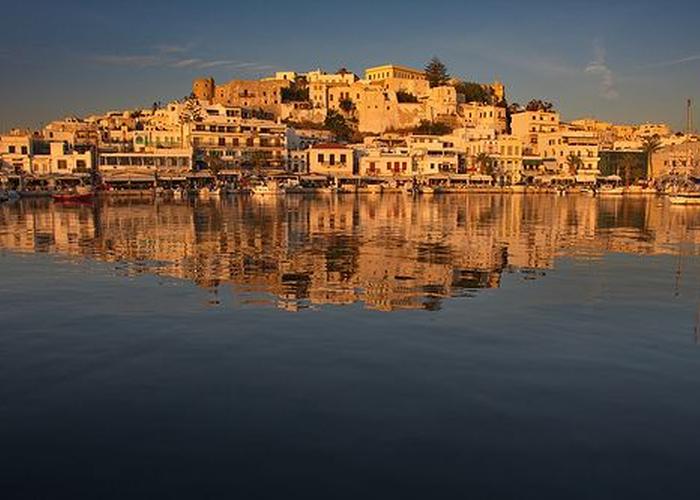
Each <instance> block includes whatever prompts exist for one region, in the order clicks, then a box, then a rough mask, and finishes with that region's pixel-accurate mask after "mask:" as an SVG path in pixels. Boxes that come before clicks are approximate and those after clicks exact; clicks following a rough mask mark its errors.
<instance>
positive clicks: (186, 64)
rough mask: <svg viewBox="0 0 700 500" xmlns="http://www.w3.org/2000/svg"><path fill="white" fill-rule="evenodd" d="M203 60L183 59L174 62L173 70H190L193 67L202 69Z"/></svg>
mask: <svg viewBox="0 0 700 500" xmlns="http://www.w3.org/2000/svg"><path fill="white" fill-rule="evenodd" d="M201 64H202V60H201V59H197V58H192V59H181V60H179V61H175V62H173V63H172V64H171V65H170V66H171V67H173V68H190V67H193V66H196V67H201Z"/></svg>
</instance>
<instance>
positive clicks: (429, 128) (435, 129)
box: [413, 120, 452, 135]
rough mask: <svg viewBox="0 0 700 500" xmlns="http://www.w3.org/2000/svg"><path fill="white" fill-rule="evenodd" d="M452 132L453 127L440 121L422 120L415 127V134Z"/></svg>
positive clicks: (444, 133)
mask: <svg viewBox="0 0 700 500" xmlns="http://www.w3.org/2000/svg"><path fill="white" fill-rule="evenodd" d="M451 132H452V128H451V127H450V126H449V125H447V124H445V123H440V122H431V121H429V120H421V122H420V125H418V126H417V127H416V128H414V129H413V133H414V134H420V135H446V134H449V133H451Z"/></svg>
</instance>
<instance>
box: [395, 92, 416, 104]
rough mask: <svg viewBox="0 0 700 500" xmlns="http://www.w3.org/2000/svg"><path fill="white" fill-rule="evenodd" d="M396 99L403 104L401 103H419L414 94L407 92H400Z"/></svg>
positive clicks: (397, 93)
mask: <svg viewBox="0 0 700 500" xmlns="http://www.w3.org/2000/svg"><path fill="white" fill-rule="evenodd" d="M396 99H397V100H398V101H399V102H401V103H404V102H412V103H415V102H418V98H417V97H416V96H415V95H413V94H412V93H410V92H407V91H405V90H399V91H398V92H396Z"/></svg>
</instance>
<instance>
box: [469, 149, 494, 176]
mask: <svg viewBox="0 0 700 500" xmlns="http://www.w3.org/2000/svg"><path fill="white" fill-rule="evenodd" d="M474 163H475V164H476V165H477V166H478V167H479V171H480V172H481V173H483V174H486V175H493V174H494V171H493V170H494V169H493V158H491V157H490V156H489V155H488V153H483V152H482V153H479V154H478V155H476V157H475V158H474Z"/></svg>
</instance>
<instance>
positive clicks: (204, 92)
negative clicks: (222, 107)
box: [192, 77, 215, 101]
mask: <svg viewBox="0 0 700 500" xmlns="http://www.w3.org/2000/svg"><path fill="white" fill-rule="evenodd" d="M214 90H215V84H214V79H213V78H211V77H209V78H197V79H196V80H195V81H194V82H192V93H193V94H194V96H195V98H197V99H199V100H200V101H211V100H213V99H214Z"/></svg>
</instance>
